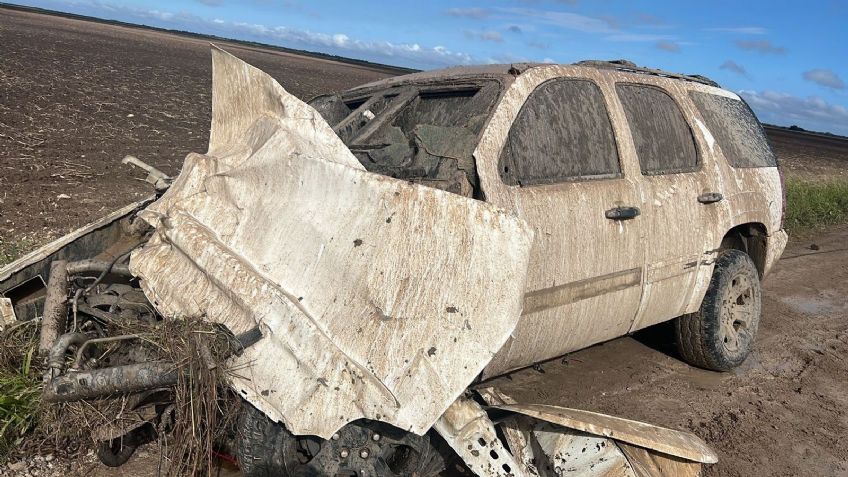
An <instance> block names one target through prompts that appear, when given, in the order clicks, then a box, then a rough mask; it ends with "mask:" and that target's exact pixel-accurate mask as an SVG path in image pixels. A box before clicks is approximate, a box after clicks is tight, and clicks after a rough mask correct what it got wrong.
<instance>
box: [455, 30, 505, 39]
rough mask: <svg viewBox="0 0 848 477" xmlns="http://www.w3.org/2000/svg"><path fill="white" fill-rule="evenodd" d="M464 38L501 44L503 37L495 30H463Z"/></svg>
mask: <svg viewBox="0 0 848 477" xmlns="http://www.w3.org/2000/svg"><path fill="white" fill-rule="evenodd" d="M464 33H465V37H466V38H469V39H474V40H483V41H494V42H502V41H503V35H501V34H500V32H497V31H495V30H483V31H477V30H465V32H464Z"/></svg>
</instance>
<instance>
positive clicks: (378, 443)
mask: <svg viewBox="0 0 848 477" xmlns="http://www.w3.org/2000/svg"><path fill="white" fill-rule="evenodd" d="M440 444H443V445H440ZM444 446H446V444H444V442H443V441H441V442H440V441H439V438H438V436H436V435H434V434H433V433H432V431H431V432H430V433H428V434H427V435H425V436H423V437H422V436H416V435H414V434H410V433H407V432H404V431H402V430H400V429H397V428H395V427H392V426H390V425H388V424H385V423H381V422H376V421H366V420H362V421H357V422H354V423H350V424H348V425H346V426H345V427H343V428H342V429H341V430H339V432H338V433H336V434H335V435H334V436H333V438H332V439H330V440H323V439H319V438H317V437H312V436H295V435H292V434H291V433H290V432H289V431H288V430H287V429H286V428H285V426H283V425H282V424H279V423H277V422H274V421H272V420H271V419H269V418H268V417H267V416H265V414H263V413H262V412H261V411H259V410H258V409H256V408H255V407H253V406H251V405H250V404H249V403H243V404H242V414H241V419H240V422H239V443H238V459H239V462H240V464H241V468H242V472H243V473H244V475H245V476H246V477H266V476H267V477H271V476H273V477H290V476H291V477H295V476H297V477H300V476H303V477H306V476H315V477H317V476H331V477H335V476H339V475H341V476H351V477H353V476H358V477H361V476H366V477H383V476H416V477H430V476H437V475H439V473H440V472H441V471H442V470H443V469H444V467H445V458H444V455H445V454H444V451H445V448H444Z"/></svg>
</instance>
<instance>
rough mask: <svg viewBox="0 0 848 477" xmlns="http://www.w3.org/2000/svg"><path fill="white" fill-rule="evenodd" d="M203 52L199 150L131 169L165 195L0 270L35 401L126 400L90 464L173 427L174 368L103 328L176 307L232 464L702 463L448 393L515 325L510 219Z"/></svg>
mask: <svg viewBox="0 0 848 477" xmlns="http://www.w3.org/2000/svg"><path fill="white" fill-rule="evenodd" d="M213 63H214V65H213V71H214V76H215V78H214V84H213V95H212V101H213V120H212V132H211V135H210V145H209V150H208V152H207V153H206V154H204V155H201V154H190V155H189V156H188V158H187V159H186V163H185V166H184V168H183V170H182V171H181V173H180V175H179V177H177V178H176V179H175V180H174V181H173V183H171V184H167V183H168V182H170V181H169V179H168V178H166V177H165V176H164V175H163V174H161V173H157V172H156V171H153V174H151V177H150V178H149V179H150V180H151V182H156V183H157V184H158V185H159V186H160V189H161V188H164V187H167V191H165V192H164V194H162V195H161V196H160V197H157V198H156V199H155V201H154V202H152V203H149V201H144V202H142V203H139V204H137V205H136V206H135V207H133V208H131V209H129V210H125V211H122V213H121V214H117V215H113V216H111V217H108V218H106V219H104V220H103V221H101V222H99V223H97V224H93V225H91V226H89V227H87V228H85V229H83V230H81V231H78V232H77V233H75V234H73V235H71V236H69V237H66V238H64V239H60V240H59V241H57V242H55V243H53V244H50V245H48V246H46V247H45V248H43V249H41V250H39V251H37V252H34V253H33V254H30V255H28V256H26V257H24V258H22V259H20V260H18V261H17V262H15V263H13V264H11V265H10V266H8V267H6V268H5V269H3V270H2V271H0V275H2V276H0V280H2V282H0V283H2V289H3V293H4V295H6V298H5V299H6V300H9V301H10V302H11V304H12V306H13V309H14V312H15V314H16V315H19V316H18V317H17V318H19V319H27V318H32V317H34V316H35V315H36V314H38V313H39V311H40V312H42V314H43V317H44V318H43V323H42V351H43V352H44V354H47V355H49V356H48V357H49V359H48V361H47V363H48V371H47V375H46V381H47V382H46V386H45V399H46V400H47V401H48V402H71V401H79V400H90V399H102V398H114V397H116V396H127V397H126V399H129V402H131V403H132V409H133V412H134V413H136V414H137V415H138V416H139V417H138V418H136V419H134V420H133V421H132V422H131V423H129V424H127V423H126V422H124V423H123V424H120V423H111V424H107V428H108V429H109V431H108V432H105V431H104V430H103V429H99V430H96V431H97V432H95V435H96V436H99V437H95V439H99V440H100V442H101V448H100V449H101V450H100V452H99V454H98V455H99V457H100V458H101V460H102V461H103V462H104V463H107V464H109V465H120V464H122V463H123V462H124V461H126V459H127V458H128V457H129V456H130V455H131V454H132V451H133V450H134V448H135V447H136V446H137V445H139V444H141V443H143V442H146V441H149V440H151V439H155V438H156V437H157V436H159V435H160V434H167V433H168V432H169V430H170V429H171V427H170V426H174V425H178V423H179V420H180V419H181V417H180V415H179V414H178V413H175V411H174V407H173V405H169V404H168V403H169V401H174V402H177V401H178V400H179V397H178V396H174V395H171V394H169V393H168V392H167V389H168V388H169V387H170V386H173V385H175V384H176V383H177V382H178V381H179V380H180V379H181V377H182V376H184V375H185V373H186V372H187V369H185V368H184V367H183V366H184V365H181V364H180V360H173V361H169V360H168V359H163V358H162V357H161V356H157V355H156V354H155V353H153V352H152V351H151V350H147V351H145V349H146V345H145V343H146V342H145V341H144V340H141V341H142V342H141V344H138V343H136V342H137V341H139V340H140V339H141V336H140V335H138V334H123V335H119V336H115V335H114V333H115V330H117V329H120V327H119V326H118V324H119V323H121V322H127V321H136V322H139V323H140V324H141V323H149V324H155V325H156V326H157V327H162V326H165V327H168V326H173V324H174V323H175V321H174V320H178V321H191V320H197V319H202V320H204V321H206V322H211V323H214V324H217V325H218V327H217V328H215V329H211V330H207V331H205V332H204V333H205V334H206V335H207V336H206V337H198V336H194V335H193V336H192V337H191V338H192V339H193V340H194V341H197V342H198V343H199V344H198V347H197V350H198V352H199V355H200V357H201V358H202V359H205V360H206V362H207V365H208V368H209V369H210V370H212V369H215V368H217V367H218V366H220V365H219V364H218V362H216V361H215V359H216V358H217V359H223V360H227V366H228V367H230V368H231V369H233V370H236V371H235V372H233V373H232V374H230V375H229V377H228V379H227V382H228V384H229V385H230V386H232V387H233V389H235V390H236V391H237V393H238V394H239V395H240V396H241V397H242V398H243V399H244V400H245V404H244V405H243V407H244V410H243V411H242V414H243V416H244V417H243V418H242V419H241V426H242V432H241V434H242V438H241V439H240V444H239V452H238V454H239V458H240V462H241V464H242V468H243V470H244V472H245V473H246V474H247V475H264V474H265V473H266V472H269V471H273V472H277V473H280V472H281V473H283V474H298V473H303V472H306V473H308V474H310V475H313V474H319V475H324V474H326V475H337V474H338V473H339V472H342V473H344V472H354V473H355V474H356V475H375V476H376V475H407V474H410V473H412V474H415V475H436V474H437V473H438V472H440V471H441V469H443V468H444V467H445V466H447V465H448V464H449V462H451V461H452V460H453V459H456V458H457V456H458V458H459V461H461V462H462V463H463V465H464V466H466V467H467V468H469V469H470V470H471V471H472V472H474V473H476V474H478V475H484V476H486V475H536V474H539V473H541V474H542V475H548V474H550V475H554V474H559V473H561V472H562V471H563V469H566V468H568V469H572V470H574V471H576V472H578V473H579V472H582V473H587V472H590V473H594V474H597V475H601V474H603V475H608V474H607V473H608V472H609V471H615V472H617V473H618V474H619V475H633V476H635V475H653V476H661V475H697V474H698V473H699V472H700V466H701V464H702V463H714V462H715V461H716V455H715V454H714V452H713V451H712V450H711V449H710V448H709V447H708V446H707V445H706V444H705V443H704V442H703V441H702V440H700V439H699V438H698V437H696V436H694V435H692V434H688V433H685V432H680V431H674V430H670V429H662V428H658V427H655V426H651V425H649V424H644V423H638V422H634V421H629V420H626V419H620V418H615V417H612V416H605V415H601V414H596V413H590V412H585V411H578V410H572V409H566V408H561V407H557V406H543V407H538V406H533V405H532V404H526V403H519V402H515V401H513V400H512V399H511V398H510V397H509V396H507V395H504V394H503V393H501V392H499V391H498V390H497V389H480V390H477V391H473V390H470V389H469V386H470V385H471V384H472V383H473V382H474V381H475V379H476V377H477V376H478V375H480V373H481V372H482V371H483V369H484V368H485V367H486V366H487V365H489V363H490V361H491V359H492V358H493V357H494V356H496V354H497V353H498V352H499V350H500V349H501V348H502V347H503V345H504V343H505V342H506V341H507V339H508V338H509V337H510V335H511V333H513V331H514V329H515V327H516V325H517V324H518V322H519V319H520V318H521V314H522V313H521V310H522V308H523V306H524V300H525V299H524V290H525V286H524V284H525V281H526V276H527V275H526V274H527V270H528V260H529V257H530V249H531V245H532V243H533V237H534V234H533V232H532V231H531V230H530V228H529V227H528V225H527V223H526V222H524V221H523V220H522V219H520V218H518V217H515V216H514V215H512V214H510V213H509V212H507V211H505V210H503V209H501V208H499V207H497V206H495V205H490V204H488V203H485V202H482V201H479V200H474V199H471V198H468V197H463V196H462V192H463V189H464V187H460V188H459V190H456V192H458V193H451V192H447V191H441V190H438V189H436V188H432V187H426V186H423V185H420V184H414V183H413V184H411V183H409V182H408V181H405V180H398V179H394V178H389V177H385V176H382V175H375V174H373V173H369V172H366V171H364V170H363V167H362V165H361V161H360V160H358V159H357V157H356V156H355V155H354V154H353V153H351V151H350V150H349V149H348V148H347V146H346V145H345V144H344V143H343V142H342V139H340V137H339V136H342V137H344V134H339V135H337V134H336V132H337V131H333V130H332V129H331V128H330V126H329V125H328V124H327V123H326V122H325V121H324V119H323V118H322V117H321V116H320V115H319V113H318V112H317V111H315V110H314V109H313V108H312V107H310V106H308V105H306V104H304V103H302V102H301V101H300V100H298V99H296V98H295V97H294V96H292V95H290V94H289V93H287V92H286V91H285V90H283V89H282V88H281V87H280V86H279V84H277V83H276V82H275V81H273V80H272V79H271V78H270V77H269V76H267V75H266V74H264V73H262V72H261V71H259V70H257V69H255V68H253V67H250V66H249V65H247V64H245V63H243V62H241V61H240V60H238V59H236V58H234V57H232V56H230V55H229V54H227V53H224V52H222V51H219V50H213ZM475 94H479V91H477V92H476V93H475ZM421 98H422V99H421V100H420V101H423V98H424V96H423V95H422V96H421ZM368 101H372V100H368ZM368 101H366V102H365V103H364V104H365V105H369V106H370V104H369V103H368ZM484 104H485V103H484ZM484 110H485V108H484ZM362 111H364V112H363V113H362V116H363V117H365V118H366V121H364V122H367V120H368V119H372V118H373V117H374V113H373V112H371V111H370V110H368V109H363V110H362ZM426 111H427V109H426V108H421V109H420V110H419V111H418V112H419V113H421V114H424V115H425V117H428V116H427V113H426ZM434 112H435V113H436V116H435V117H433V118H432V119H431V120H432V121H434V122H438V121H437V119H438V115H439V114H440V112H439V110H438V109H436V110H434ZM367 113H371V117H370V118H369V117H368V116H369V115H368V114H367ZM470 113H473V108H472V110H471V112H470ZM359 114H360V110H359V109H358V110H357V111H354V112H353V113H352V115H353V116H354V117H356V116H358V115H359ZM472 115H473V114H472ZM483 119H484V118H483ZM423 123H424V124H429V123H430V120H427V121H423ZM375 124H379V123H377V122H375ZM464 124H468V123H464ZM362 126H364V125H362V124H360V127H362ZM463 127H465V126H463ZM413 130H414V131H416V134H419V133H420V134H421V136H418V137H419V138H423V137H426V136H427V134H426V133H421V129H420V128H418V127H416V128H413ZM442 134H444V131H443V132H442ZM448 134H449V133H448ZM434 137H435V138H436V139H437V141H436V142H438V138H439V137H443V136H441V135H440V134H438V133H437V134H436V135H435V136H434ZM426 143H427V141H425V144H426ZM430 146H433V143H430ZM422 149H423V150H425V151H427V153H430V152H431V151H432V150H433V149H434V148H432V147H431V148H430V149H428V148H426V147H423V148H422ZM469 152H470V151H466V153H469ZM449 159H453V160H457V159H458V158H449ZM467 172H468V171H465V173H467ZM465 173H463V175H464V177H462V178H464V179H465V180H466V183H465V184H466V185H469V184H470V182H471V181H470V180H468V176H467V175H465ZM462 178H458V179H462ZM460 183H461V184H462V181H461V180H460ZM442 185H443V184H442ZM449 186H450V184H449ZM465 190H466V191H468V188H467V187H465ZM127 256H129V257H130V258H129V264H128V266H127V264H126V263H125V262H126V258H127ZM48 269H49V271H48ZM43 274H46V275H47V276H48V279H47V283H46V287H43V288H42V287H40V286H39V283H40V282H39V280H41V279H42V278H41V277H42V276H43ZM136 283H137V284H138V285H140V287H141V289H142V290H143V291H144V296H145V297H146V298H147V300H149V302H150V304H151V305H152V307H150V306H146V305H145V300H144V298H142V296H140V295H139V294H138V289H137V288H136ZM481 291H485V293H481ZM153 308H155V312H154V310H153ZM157 323H158V324H157ZM175 329H179V328H175ZM214 343H221V345H220V346H218V345H214ZM213 347H214V350H215V351H211V349H212V348H213ZM204 350H205V351H204ZM71 351H72V353H69V352H71ZM528 364H529V363H528ZM160 390H164V393H163V392H161V391H160ZM283 391H285V392H283ZM151 393H154V394H151ZM152 396H156V397H155V398H154V397H152ZM481 403H486V404H487V405H488V406H487V407H483V406H482V405H481ZM256 409H258V410H259V411H261V412H260V413H257V412H256ZM493 413H494V414H497V415H498V417H497V418H494V417H493ZM139 419H140V420H139ZM182 419H185V417H182ZM175 421H176V422H177V424H174V422H175ZM498 426H500V427H501V428H502V430H501V432H502V433H503V434H502V435H503V436H504V437H503V438H502V437H501V434H499V431H497V430H496V428H497V427H498ZM263 436H264V437H266V438H265V439H262V437H263ZM257 437H259V439H256V438H257ZM363 439H364V441H363ZM268 442H278V443H279V445H278V446H276V447H273V448H269V447H267V443H268ZM445 444H446V445H447V446H446V445H445ZM293 446H294V447H293ZM448 447H449V448H450V449H452V451H451V450H448ZM588 447H592V448H594V449H595V451H593V452H590V453H585V452H578V449H580V448H583V449H585V448H588ZM295 448H297V449H300V450H299V451H297V452H296V453H295V452H294V450H293V449H295ZM272 469H273V470H272ZM580 469H582V470H580Z"/></svg>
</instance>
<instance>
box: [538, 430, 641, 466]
mask: <svg viewBox="0 0 848 477" xmlns="http://www.w3.org/2000/svg"><path fill="white" fill-rule="evenodd" d="M533 437H534V439H535V441H536V442H537V443H538V447H539V448H540V449H541V450H542V453H541V455H543V456H544V458H543V461H542V462H539V463H538V465H539V468H540V470H541V472H543V473H546V474H549V475H552V476H560V475H591V476H592V477H637V475H636V473H635V472H634V470H633V468H632V466H631V465H630V462H629V461H628V460H627V457H626V456H625V455H624V453H623V452H622V451H621V449H619V448H618V446H617V445H616V442H615V441H613V440H612V439H607V438H604V437H598V436H595V435H591V434H587V433H583V432H577V431H573V430H571V429H565V428H562V427H560V426H554V425H551V424H548V423H538V424H537V425H536V426H535V428H534V429H533Z"/></svg>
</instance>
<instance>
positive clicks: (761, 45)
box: [736, 40, 786, 55]
mask: <svg viewBox="0 0 848 477" xmlns="http://www.w3.org/2000/svg"><path fill="white" fill-rule="evenodd" d="M736 46H738V47H739V48H742V49H743V50H749V51H757V52H760V53H774V54H776V55H782V54H784V53H786V48H784V47H782V46H777V45H774V44H772V42H770V41H768V40H736Z"/></svg>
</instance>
